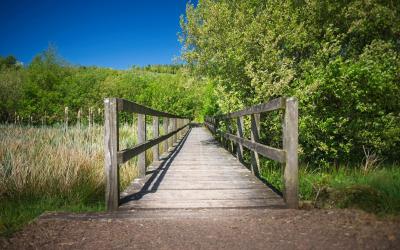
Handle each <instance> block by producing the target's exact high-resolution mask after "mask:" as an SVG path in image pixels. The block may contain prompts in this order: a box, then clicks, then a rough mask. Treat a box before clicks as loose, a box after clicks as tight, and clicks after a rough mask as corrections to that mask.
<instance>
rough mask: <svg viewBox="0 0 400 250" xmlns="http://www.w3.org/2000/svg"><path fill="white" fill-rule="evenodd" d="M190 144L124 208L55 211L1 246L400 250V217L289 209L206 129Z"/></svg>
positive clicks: (132, 192) (128, 194) (197, 132)
mask: <svg viewBox="0 0 400 250" xmlns="http://www.w3.org/2000/svg"><path fill="white" fill-rule="evenodd" d="M184 141H185V143H184V144H181V146H182V145H183V146H182V147H180V146H178V147H177V150H176V152H179V153H177V154H175V156H173V157H171V158H170V160H169V161H168V163H167V164H161V166H160V167H159V168H158V169H156V170H155V171H154V172H153V174H152V175H151V177H149V176H148V180H149V181H148V182H146V183H147V184H146V185H145V186H144V187H143V188H142V190H141V191H140V193H139V194H137V193H136V192H137V190H136V191H135V185H134V184H133V185H132V189H129V188H128V191H127V192H125V194H124V197H125V198H124V200H125V203H124V204H123V205H122V206H121V208H120V211H118V212H116V213H92V214H62V213H59V214H57V213H47V214H44V215H42V216H41V217H39V218H38V219H37V220H35V221H34V222H33V223H31V224H30V225H28V226H26V227H25V228H24V229H23V230H22V231H21V232H18V233H16V234H15V235H14V236H13V237H12V238H10V239H1V238H0V249H96V250H98V249H400V220H399V219H395V220H388V219H386V220H385V219H377V218H376V217H375V216H373V215H370V214H366V213H364V212H361V211H358V210H289V209H283V205H284V204H283V202H282V199H281V197H280V196H278V195H277V194H275V193H274V192H273V191H272V190H270V189H268V188H267V187H266V186H265V185H264V184H263V183H262V182H261V181H259V180H258V179H257V178H255V177H254V176H253V175H252V174H251V172H250V171H249V170H248V169H246V168H245V167H243V166H242V165H241V164H240V163H238V162H237V161H236V160H235V158H234V157H233V156H232V155H230V154H229V153H228V152H227V151H225V150H224V149H222V148H221V147H219V146H218V144H217V143H216V142H215V141H214V140H213V139H212V138H211V135H210V134H208V133H207V132H206V131H205V130H204V129H203V128H194V129H193V130H192V131H191V133H190V134H189V136H188V137H187V138H186V139H185V140H184ZM129 190H130V191H129Z"/></svg>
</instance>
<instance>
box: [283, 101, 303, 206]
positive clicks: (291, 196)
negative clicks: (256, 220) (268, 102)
mask: <svg viewBox="0 0 400 250" xmlns="http://www.w3.org/2000/svg"><path fill="white" fill-rule="evenodd" d="M297 148H298V102H297V99H295V98H288V99H287V100H286V109H285V116H284V126H283V149H284V150H285V151H286V160H285V162H286V163H285V170H284V174H283V176H284V192H283V194H284V198H285V202H286V204H287V206H288V207H289V208H298V206H299V200H298V199H299V198H298V189H299V187H298V186H299V181H298V155H297Z"/></svg>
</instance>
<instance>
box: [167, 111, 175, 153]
mask: <svg viewBox="0 0 400 250" xmlns="http://www.w3.org/2000/svg"><path fill="white" fill-rule="evenodd" d="M173 123H174V121H173V119H172V118H168V133H171V132H172V131H173ZM173 140H174V138H173V136H171V137H170V138H168V149H170V148H172V146H173V145H174V141H173ZM168 149H167V150H168Z"/></svg>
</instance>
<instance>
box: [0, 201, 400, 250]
mask: <svg viewBox="0 0 400 250" xmlns="http://www.w3.org/2000/svg"><path fill="white" fill-rule="evenodd" d="M399 248H400V223H399V221H397V222H394V221H387V220H377V219H376V218H375V217H374V216H372V215H369V214H366V213H363V212H360V211H356V210H310V211H306V210H286V209H258V208H257V209H196V210H187V209H186V210H173V211H172V210H154V211H141V212H135V211H130V212H123V213H119V214H116V215H112V214H91V215H65V214H64V215H63V214H61V215H60V214H59V215H57V214H55V215H54V214H53V215H52V214H47V215H44V216H42V217H41V218H40V219H39V220H37V221H35V222H33V223H32V224H31V225H29V226H27V227H26V228H25V229H24V230H23V231H21V232H18V233H17V234H16V235H14V237H13V238H11V239H9V240H7V241H6V240H3V241H2V240H1V239H0V249H399Z"/></svg>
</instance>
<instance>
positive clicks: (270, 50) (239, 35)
mask: <svg viewBox="0 0 400 250" xmlns="http://www.w3.org/2000/svg"><path fill="white" fill-rule="evenodd" d="M399 9H400V2H398V1H389V0H387V1H386V0H368V1H358V0H352V1H334V0H324V1H319V0H311V1H277V0H268V1H259V0H256V1H254V0H240V1H239V0H237V1H231V0H229V1H228V0H222V1H213V0H200V1H199V3H198V5H197V6H196V7H195V6H194V5H192V4H189V5H188V6H187V9H186V15H185V16H183V17H182V18H181V27H182V32H181V34H180V39H181V41H182V43H183V48H184V53H183V58H184V59H185V60H186V61H187V62H188V65H189V68H191V69H192V72H193V73H194V74H198V75H200V76H207V77H208V78H209V81H211V82H212V83H213V85H214V86H215V88H214V93H213V94H212V96H213V97H215V100H214V102H215V105H217V107H218V108H217V109H214V110H213V111H214V112H216V113H217V112H223V113H225V112H231V111H234V110H238V109H240V108H243V107H245V106H250V105H253V104H256V103H261V102H266V101H268V100H271V99H272V98H275V97H278V96H296V97H297V98H298V99H299V102H300V143H301V159H302V161H304V162H307V163H308V164H311V165H313V166H317V167H329V166H336V167H337V166H339V165H341V164H347V163H349V162H360V161H362V160H363V158H364V157H365V155H364V150H366V151H368V152H372V154H375V155H376V156H377V157H378V158H379V159H383V160H387V161H393V160H396V159H398V158H399V155H400V154H399V153H400V129H399V128H400V115H399V112H398V111H399V110H400V97H399V96H400V95H399V94H400V74H399V72H400V64H399V61H400V60H399V59H400V46H399V43H398V37H399V34H400V12H399V11H398V10H399ZM209 95H210V94H209ZM209 100H213V98H209ZM208 105H209V106H213V105H210V104H208ZM274 119H275V118H274ZM264 123H265V124H266V126H265V127H266V128H267V130H266V133H267V134H268V132H269V130H272V131H277V130H278V126H280V124H279V123H276V122H275V121H274V122H271V121H264ZM267 125H268V126H267ZM263 131H265V130H263ZM268 136H269V135H267V137H268ZM278 136H279V135H276V137H274V138H266V139H269V141H273V142H274V141H275V142H276V141H278V140H279V138H278ZM267 141H268V140H267Z"/></svg>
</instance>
